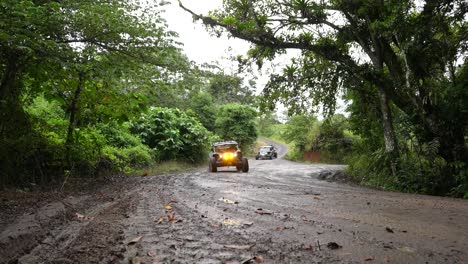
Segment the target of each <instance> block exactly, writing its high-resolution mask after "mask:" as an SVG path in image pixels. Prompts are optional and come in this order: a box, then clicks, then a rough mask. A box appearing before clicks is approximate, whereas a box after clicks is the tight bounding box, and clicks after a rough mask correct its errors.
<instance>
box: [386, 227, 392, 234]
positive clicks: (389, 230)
mask: <svg viewBox="0 0 468 264" xmlns="http://www.w3.org/2000/svg"><path fill="white" fill-rule="evenodd" d="M385 230H387V232H389V233H393V229H391V228H390V227H388V226H387V227H385Z"/></svg>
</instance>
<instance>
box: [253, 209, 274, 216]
mask: <svg viewBox="0 0 468 264" xmlns="http://www.w3.org/2000/svg"><path fill="white" fill-rule="evenodd" d="M255 213H257V214H260V215H271V214H273V213H272V212H267V211H264V210H263V209H262V208H258V209H257V211H255Z"/></svg>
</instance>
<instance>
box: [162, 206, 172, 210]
mask: <svg viewBox="0 0 468 264" xmlns="http://www.w3.org/2000/svg"><path fill="white" fill-rule="evenodd" d="M164 209H166V210H172V206H170V205H165V206H164Z"/></svg>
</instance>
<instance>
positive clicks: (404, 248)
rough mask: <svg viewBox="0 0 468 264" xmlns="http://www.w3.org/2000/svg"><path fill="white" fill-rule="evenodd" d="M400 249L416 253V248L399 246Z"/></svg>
mask: <svg viewBox="0 0 468 264" xmlns="http://www.w3.org/2000/svg"><path fill="white" fill-rule="evenodd" d="M398 250H400V251H401V252H405V253H415V252H416V249H414V248H410V247H402V248H398Z"/></svg>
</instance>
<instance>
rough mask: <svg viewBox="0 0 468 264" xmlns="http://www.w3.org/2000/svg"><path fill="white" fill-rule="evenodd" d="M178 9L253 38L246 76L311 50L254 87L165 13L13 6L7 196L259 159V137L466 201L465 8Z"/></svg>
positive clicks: (67, 1) (415, 4) (247, 1)
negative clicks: (243, 156)
mask: <svg viewBox="0 0 468 264" xmlns="http://www.w3.org/2000/svg"><path fill="white" fill-rule="evenodd" d="M180 4H181V8H183V9H185V11H186V12H189V13H191V14H192V15H193V16H194V18H195V19H198V20H201V21H202V22H203V23H204V24H205V25H206V26H207V30H209V31H211V32H213V33H215V35H221V34H228V35H230V36H232V37H236V38H241V39H244V40H247V41H249V42H250V43H251V50H250V51H249V52H248V54H245V55H243V56H241V55H240V56H238V57H237V58H236V63H237V64H238V65H239V71H240V72H242V71H243V70H245V69H247V68H249V69H251V70H252V69H253V70H255V69H258V68H261V67H262V66H263V65H264V64H265V63H267V62H268V61H272V60H274V59H275V58H282V57H281V55H283V54H285V53H286V52H287V51H288V50H290V49H294V50H299V51H300V52H299V53H297V54H298V55H296V56H295V57H293V58H290V62H289V63H286V66H285V67H284V68H283V69H278V71H276V72H274V73H271V76H269V77H270V78H269V82H268V84H267V85H266V86H265V87H255V84H254V83H253V82H248V80H246V79H244V78H242V77H240V75H236V74H233V73H226V72H224V71H223V70H222V69H221V67H219V66H217V65H197V64H196V63H194V62H192V61H190V60H189V59H188V58H187V57H186V55H185V54H184V53H183V51H182V49H181V45H180V44H179V43H177V41H176V35H177V33H175V32H172V31H171V30H170V29H169V28H168V27H167V25H166V24H165V22H164V20H163V19H162V18H161V16H160V11H161V8H160V6H158V4H155V5H140V4H138V1H135V2H133V1H119V0H81V1H73V0H62V1H54V0H3V1H1V3H0V168H1V170H0V186H1V187H2V188H9V187H13V186H16V187H18V186H19V187H21V186H23V187H24V186H28V185H30V184H35V185H36V184H39V185H46V184H49V183H60V182H62V181H63V180H64V179H65V178H66V177H69V176H70V175H71V176H74V177H91V178H92V177H101V176H103V175H114V174H141V173H142V171H144V170H145V169H147V168H150V167H154V166H158V164H161V162H165V161H174V160H177V161H183V162H188V163H191V164H200V163H203V162H205V161H206V157H207V151H208V149H209V144H210V143H211V142H213V141H215V140H223V139H234V140H237V141H239V143H240V144H241V146H242V148H243V149H249V148H250V147H251V146H252V145H253V144H254V142H255V141H256V139H257V137H258V136H259V135H262V136H265V137H270V138H273V139H277V140H280V141H282V142H285V143H287V144H289V145H290V146H291V151H290V153H289V154H288V158H290V159H294V160H302V159H303V155H304V153H305V152H307V151H319V152H320V153H321V157H322V162H329V163H342V164H343V163H344V164H347V165H349V166H348V174H349V176H350V177H351V178H353V180H354V181H356V182H358V183H361V184H364V185H369V186H373V187H378V188H384V189H387V190H398V191H405V192H419V193H426V194H435V195H451V196H456V197H463V196H465V197H468V176H467V174H468V167H467V158H468V157H467V139H468V136H467V131H468V119H467V118H466V116H467V115H468V109H467V108H468V63H467V62H468V61H467V48H468V46H467V39H468V22H467V21H468V19H467V10H468V4H467V3H466V1H458V0H455V1H453V0H451V1H447V0H437V1H427V2H425V1H372V0H358V1H335V0H333V1H309V0H291V1H289V0H285V1H282V0H280V1H269V0H265V1H263V0H262V1H251V0H224V1H223V7H222V8H221V9H219V10H215V11H213V12H211V13H209V14H196V13H194V12H192V11H191V10H190V5H191V3H190V2H189V1H186V3H185V2H183V3H180ZM184 4H186V6H185V5H184ZM254 89H257V90H258V91H262V92H261V93H260V94H256V93H254ZM338 99H342V100H345V102H346V105H347V109H346V114H345V115H343V114H340V113H336V111H335V110H336V106H337V101H338ZM279 104H281V105H283V106H284V107H286V109H287V116H288V117H287V119H286V120H282V122H279V121H278V118H277V116H276V114H275V109H276V107H277V106H278V105H279ZM318 113H320V115H319V114H318ZM319 117H320V118H319ZM322 117H323V118H322Z"/></svg>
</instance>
